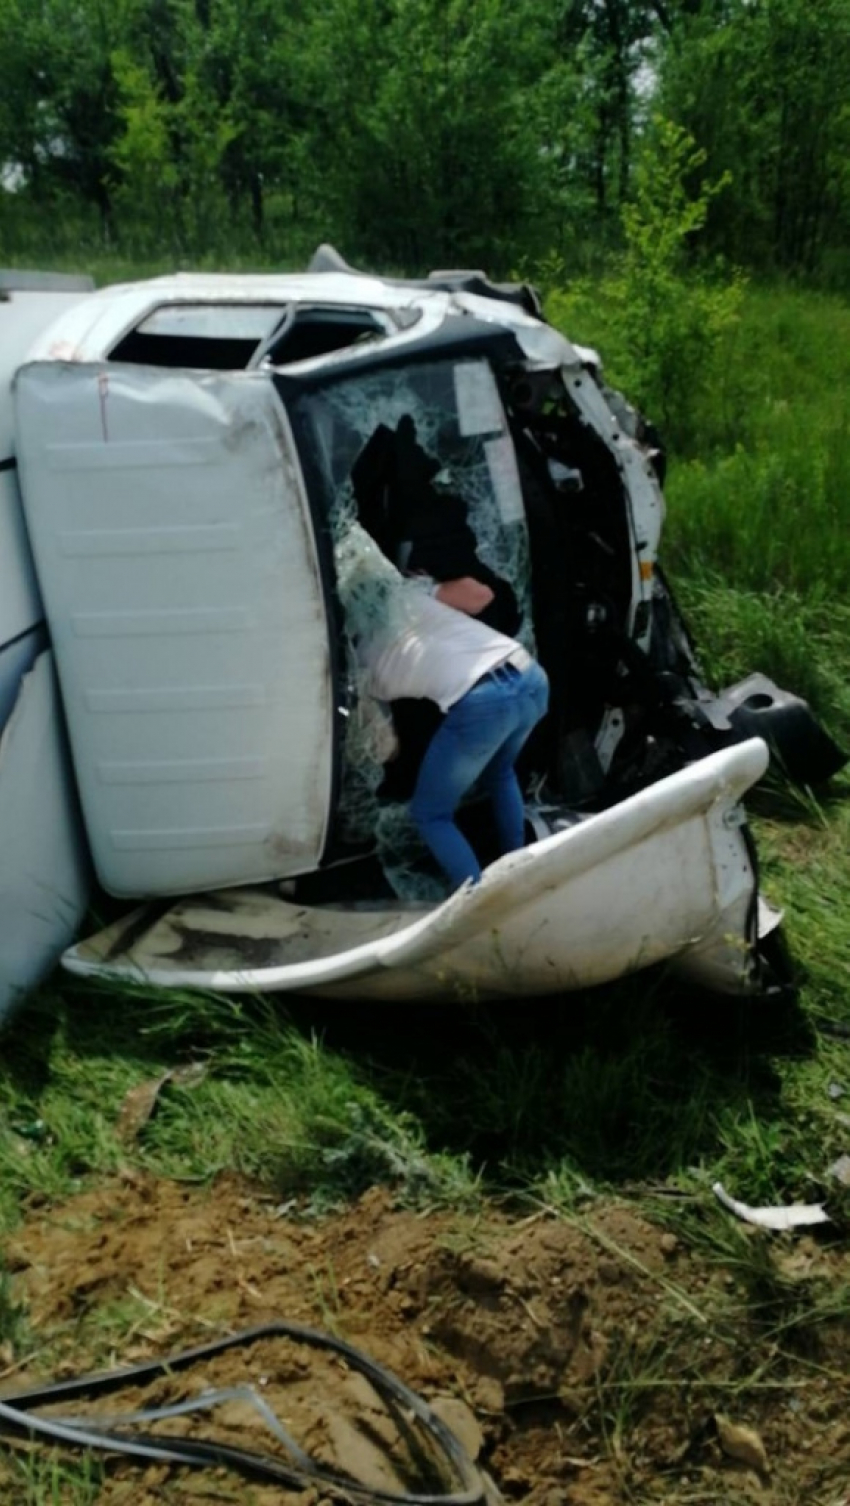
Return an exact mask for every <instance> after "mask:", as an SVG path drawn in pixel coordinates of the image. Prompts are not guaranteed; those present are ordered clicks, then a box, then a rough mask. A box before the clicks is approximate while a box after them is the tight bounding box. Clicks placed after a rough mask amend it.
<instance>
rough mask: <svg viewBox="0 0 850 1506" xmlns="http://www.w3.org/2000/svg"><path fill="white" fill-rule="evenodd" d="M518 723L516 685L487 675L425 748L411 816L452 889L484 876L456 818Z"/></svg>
mask: <svg viewBox="0 0 850 1506" xmlns="http://www.w3.org/2000/svg"><path fill="white" fill-rule="evenodd" d="M515 720H516V702H515V695H514V691H513V686H512V685H511V683H510V681H509V680H508V679H507V678H499V679H496V678H494V677H492V676H488V677H487V678H486V679H484V680H482V681H479V683H478V684H477V685H473V687H472V689H471V690H470V691H469V692H468V693H467V694H466V695H465V696H463V697H462V699H461V700H460V701H458V702H457V704H456V705H454V706H452V707H451V709H450V711H449V712H448V713H447V715H446V718H445V720H444V722H443V724H442V726H441V727H439V728H438V730H437V732H436V733H435V734H434V736H433V738H432V739H431V742H430V743H429V745H428V747H427V749H426V750H425V757H424V758H423V760H422V765H421V767H420V770H419V776H418V778H417V781H416V788H415V790H414V792H413V799H412V800H411V802H410V814H411V816H412V817H413V819H414V821H415V822H416V825H417V827H418V829H419V832H420V834H421V836H422V838H423V840H424V841H425V842H426V843H427V845H428V847H429V848H430V849H431V851H432V853H433V854H434V857H435V858H436V859H437V862H438V863H439V864H440V866H441V867H442V868H443V869H444V870H445V872H446V873H447V874H448V877H449V879H450V880H451V883H452V885H453V887H455V888H457V886H458V885H459V884H462V883H463V882H464V880H465V879H472V880H473V881H474V882H475V881H477V880H478V879H479V878H480V877H481V867H480V864H479V862H478V859H477V858H476V856H475V853H474V852H473V850H472V847H471V846H470V844H469V843H468V842H467V840H466V838H465V837H464V835H463V833H462V832H461V831H460V830H459V829H458V827H457V826H456V825H455V821H454V814H455V811H456V810H457V808H458V805H459V804H460V802H461V800H462V798H463V796H464V795H465V794H466V792H467V790H469V789H471V787H472V785H473V784H474V783H475V781H476V779H477V778H478V776H479V774H480V773H481V771H482V770H483V769H484V768H486V766H487V765H488V764H489V763H490V761H491V759H492V758H493V755H494V753H495V752H496V751H497V749H499V748H500V747H501V746H502V744H503V743H504V741H505V738H506V737H507V736H508V735H509V734H510V733H511V731H512V730H513V728H514V726H515Z"/></svg>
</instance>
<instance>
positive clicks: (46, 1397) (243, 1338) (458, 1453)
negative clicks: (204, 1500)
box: [0, 1321, 493, 1506]
mask: <svg viewBox="0 0 850 1506" xmlns="http://www.w3.org/2000/svg"><path fill="white" fill-rule="evenodd" d="M270 1338H287V1339H292V1340H294V1341H295V1342H297V1343H301V1344H306V1345H310V1346H312V1347H313V1348H315V1349H329V1350H331V1351H332V1352H333V1353H335V1354H338V1355H341V1356H342V1358H343V1359H345V1360H346V1361H347V1362H348V1364H349V1365H350V1366H351V1367H352V1369H353V1370H357V1371H359V1372H360V1374H362V1375H364V1376H365V1377H366V1378H367V1380H369V1381H370V1382H371V1383H372V1385H373V1387H374V1389H375V1391H376V1392H377V1393H378V1395H379V1396H381V1397H383V1398H384V1399H386V1400H388V1401H390V1402H391V1403H392V1404H393V1405H394V1406H396V1407H398V1406H401V1407H403V1408H405V1409H406V1410H407V1411H408V1412H410V1413H412V1414H413V1416H414V1417H415V1418H416V1419H417V1420H418V1421H419V1422H420V1423H421V1424H422V1426H423V1428H424V1429H425V1430H426V1431H427V1432H428V1433H429V1434H430V1435H431V1438H432V1439H433V1441H434V1442H435V1443H436V1445H437V1447H438V1449H439V1451H440V1452H441V1454H442V1455H443V1457H444V1459H445V1461H446V1463H447V1464H450V1465H451V1467H452V1468H453V1469H454V1471H455V1474H456V1475H457V1477H458V1478H459V1480H460V1481H461V1485H462V1488H461V1490H460V1491H458V1492H454V1493H451V1494H448V1495H447V1494H441V1495H431V1494H428V1495H420V1494H410V1493H408V1492H404V1493H403V1494H398V1493H396V1492H394V1491H386V1490H381V1489H377V1488H375V1487H371V1486H366V1485H364V1484H363V1483H362V1482H361V1481H359V1480H356V1479H355V1478H354V1477H353V1476H351V1475H348V1474H346V1473H345V1471H342V1470H335V1469H332V1468H330V1467H329V1466H328V1465H324V1464H320V1463H319V1462H318V1461H316V1460H312V1459H308V1458H307V1456H305V1455H304V1454H302V1453H301V1451H300V1450H298V1457H297V1460H296V1461H293V1462H292V1463H284V1462H282V1461H280V1460H278V1459H275V1458H273V1457H272V1456H271V1455H268V1454H261V1453H256V1452H254V1451H253V1450H248V1449H241V1448H236V1447H234V1446H233V1445H230V1444H223V1443H217V1442H215V1441H213V1440H209V1439H193V1438H172V1437H166V1436H165V1435H163V1434H157V1433H135V1432H134V1433H132V1434H128V1433H125V1432H122V1431H121V1429H120V1427H116V1426H114V1425H111V1426H109V1427H99V1426H98V1423H97V1418H96V1417H92V1418H91V1420H90V1422H88V1421H86V1422H83V1420H82V1419H74V1420H73V1421H72V1422H71V1421H69V1420H68V1419H65V1420H59V1419H55V1418H54V1419H51V1418H46V1417H42V1416H39V1415H38V1413H37V1412H36V1410H35V1409H36V1408H38V1407H43V1406H48V1405H51V1406H55V1405H56V1403H57V1402H63V1401H72V1400H74V1399H86V1400H92V1399H94V1398H96V1397H99V1396H108V1395H110V1394H113V1393H114V1392H116V1391H121V1390H123V1389H124V1388H125V1387H127V1386H143V1385H148V1384H150V1382H152V1381H154V1380H159V1379H161V1378H162V1377H164V1376H169V1375H173V1374H174V1373H175V1372H177V1371H180V1370H187V1369H189V1368H190V1367H191V1366H193V1365H195V1364H198V1363H201V1362H203V1361H205V1360H208V1359H211V1358H212V1357H213V1356H215V1355H218V1354H223V1353H224V1352H226V1351H227V1350H229V1349H237V1348H245V1347H247V1346H248V1345H250V1344H255V1343H257V1342H258V1341H259V1340H262V1339H270ZM0 1432H3V1433H6V1434H17V1435H20V1436H23V1437H26V1438H28V1439H31V1440H32V1439H44V1440H46V1441H51V1442H55V1443H62V1444H66V1445H69V1444H70V1445H72V1446H74V1447H77V1448H92V1449H102V1450H106V1451H108V1452H110V1453H117V1454H125V1455H128V1456H130V1457H138V1458H142V1459H156V1460H159V1461H161V1462H163V1463H174V1464H188V1465H194V1466H196V1467H221V1466H222V1465H224V1466H227V1467H228V1468H231V1469H233V1470H235V1471H237V1472H239V1473H240V1474H243V1475H248V1476H250V1477H253V1478H254V1479H257V1480H265V1481H269V1482H273V1483H277V1484H279V1485H284V1486H289V1487H292V1488H298V1489H304V1488H305V1487H307V1486H310V1485H318V1486H321V1488H322V1489H323V1490H324V1491H329V1492H331V1493H332V1494H334V1495H336V1497H337V1498H338V1499H341V1500H345V1501H350V1502H352V1503H357V1506H485V1503H486V1502H488V1501H491V1500H492V1499H493V1495H492V1487H491V1486H490V1484H489V1482H488V1481H487V1479H486V1477H485V1476H484V1475H483V1474H482V1473H481V1471H480V1470H479V1469H478V1468H477V1466H476V1465H475V1464H474V1462H473V1461H472V1459H470V1457H469V1455H468V1454H467V1452H466V1450H465V1449H464V1448H463V1446H462V1444H461V1443H460V1442H459V1440H458V1439H457V1438H456V1437H455V1435H454V1433H453V1432H452V1431H451V1429H450V1428H449V1427H447V1426H446V1424H445V1423H444V1422H443V1421H442V1419H441V1418H440V1417H438V1416H437V1414H436V1413H435V1412H433V1411H432V1410H431V1408H430V1407H429V1406H428V1404H427V1402H425V1401H423V1399H422V1397H421V1396H418V1395H417V1393H416V1392H415V1391H411V1390H410V1388H409V1387H408V1386H406V1385H405V1384H404V1382H403V1381H400V1380H399V1379H398V1377H397V1376H395V1375H393V1373H392V1371H390V1370H387V1369H386V1368H385V1367H384V1366H383V1365H379V1364H378V1363H377V1361H376V1360H372V1359H370V1358H369V1357H368V1355H365V1354H363V1353H362V1351H361V1350H358V1349H355V1348H354V1346H353V1345H351V1344H347V1343H345V1341H344V1340H343V1339H337V1338H334V1337H333V1336H332V1335H331V1334H326V1333H322V1332H320V1331H319V1330H318V1329H314V1328H306V1327H304V1326H303V1325H302V1324H300V1323H287V1322H283V1321H278V1322H274V1323H264V1324H261V1325H260V1326H258V1327H256V1328H247V1329H244V1330H243V1331H242V1332H241V1333H237V1334H232V1335H230V1336H228V1337H227V1338H224V1339H218V1340H216V1341H215V1342H214V1343H211V1344H203V1345H200V1346H199V1347H197V1348H194V1349H184V1350H182V1351H181V1352H180V1353H178V1354H172V1355H169V1356H168V1357H167V1358H166V1359H162V1360H152V1361H149V1362H147V1363H145V1364H141V1365H131V1366H127V1367H124V1368H122V1369H120V1370H107V1371H104V1372H101V1373H100V1374H95V1375H88V1376H80V1377H77V1378H75V1379H74V1380H69V1381H59V1382H57V1383H52V1384H49V1385H46V1386H35V1387H30V1388H28V1389H26V1390H21V1391H15V1392H11V1393H7V1395H6V1396H4V1397H3V1399H2V1400H0Z"/></svg>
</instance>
